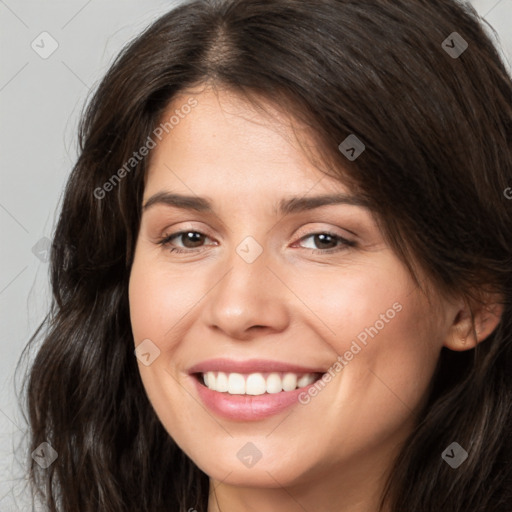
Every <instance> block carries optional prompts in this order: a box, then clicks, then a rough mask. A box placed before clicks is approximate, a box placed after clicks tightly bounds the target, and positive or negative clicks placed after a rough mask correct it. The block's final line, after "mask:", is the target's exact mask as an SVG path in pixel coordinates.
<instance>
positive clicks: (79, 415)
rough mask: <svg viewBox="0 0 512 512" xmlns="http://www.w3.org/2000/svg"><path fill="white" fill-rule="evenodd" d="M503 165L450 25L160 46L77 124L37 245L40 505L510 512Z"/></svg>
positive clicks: (403, 8)
mask: <svg viewBox="0 0 512 512" xmlns="http://www.w3.org/2000/svg"><path fill="white" fill-rule="evenodd" d="M511 141H512V83H511V79H510V77H509V76H508V74H507V71H506V69H505V67H504V65H503V63H502V61H501V60H500V58H499V56H498V53H497V51H496V49H495V48H494V46H493V44H492V43H491V41H490V39H489V38H488V36H487V35H486V34H485V31H484V30H483V28H482V25H481V24H480V20H479V19H478V17H477V15H476V13H475V11H474V10H473V9H472V8H471V7H469V6H468V5H463V4H459V3H456V2H455V1H446V0H443V1H441V0H428V1H415V2H413V1H410V0H397V1H396V2H385V1H384V0H376V1H372V2H349V1H341V0H305V1H301V2H293V1H283V0H281V1H278V0H266V1H261V0H259V1H256V0H243V1H241V0H227V1H219V2H209V1H201V0H198V1H193V2H188V3H186V4H182V5H180V6H179V7H178V8H176V9H174V10H173V11H171V12H169V13H168V14H166V15H164V16H163V17H161V18H160V19H159V20H157V21H156V22H155V23H154V24H153V25H152V26H150V27H149V28H148V29H147V30H146V31H145V32H144V33H143V34H142V35H141V36H140V37H138V38H137V39H136V40H135V41H134V42H133V43H131V44H130V45H129V46H128V47H127V48H126V49H125V50H124V51H123V52H122V53H121V55H120V56H119V58H118V59H117V60H116V61H115V62H114V64H113V66H112V68H111V69H110V71H109V72H108V73H107V75H106V77H105V78H104V80H103V82H102V83H101V84H100V86H99V88H98V90H97V92H96V94H95V96H94V97H93V99H92V101H91V102H90V104H89V106H88V109H87V111H86V112H85V114H84V117H83V120H82V124H81V127H80V148H81V153H80V156H79V159H78V162H77V163H76V165H75V167H74V169H73V172H72V174H71V176H70V178H69V182H68V184H67V188H66V192H65V199H64V204H63V207H62V212H61V215H60V219H59V222H58V225H57V228H56V233H55V238H54V245H53V250H52V255H51V262H52V265H51V268H52V286H53V296H54V300H53V306H52V310H51V312H50V315H49V317H48V318H47V321H48V328H47V330H46V332H45V336H44V342H43V344H42V346H41V347H40V348H39V349H38V353H37V356H36V359H35V362H34V364H33V367H32V368H31V372H30V376H29V380H28V387H27V398H28V407H29V414H30V425H31V429H32V439H31V442H32V450H33V452H32V459H31V460H32V464H31V477H32V479H33V482H34V488H35V489H36V490H38V491H40V496H41V498H42V501H43V503H45V504H46V505H47V506H48V508H49V510H52V511H54V510H63V511H73V512H75V511H92V510H101V511H109V512H114V511H116V512H117V511H126V510H137V511H139V510H144V511H164V510H165V511H175V510H176V511H192V510H197V511H208V512H217V511H219V512H220V511H222V512H229V511H237V512H239V511H248V510H265V511H277V510H279V511H281V512H282V511H303V510H308V511H322V512H324V511H343V512H362V511H368V512H369V511H372V512H373V511H381V512H405V511H407V512H411V511H414V512H427V511H428V512H434V511H436V512H437V511H439V510H444V511H449V512H467V511H474V512H477V511H478V512H480V511H481V512H483V511H485V512H502V511H503V512H505V511H510V508H511V505H512V479H511V466H510V457H511V431H510V430H511V427H510V425H511V420H512V418H511V404H512V377H511V374H510V368H511V364H512V330H511V329H512V309H511V304H512V301H511V296H512V272H511V271H512V239H511V237H510V233H512V203H511V202H510V200H509V199H508V198H507V194H506V192H505V191H506V190H507V188H509V187H510V186H511V184H512V151H511V147H512V146H511ZM325 244H326V245H325ZM42 443H46V444H42ZM38 457H39V458H40V459H41V460H43V461H44V462H45V463H41V460H39V461H38V460H37V459H38Z"/></svg>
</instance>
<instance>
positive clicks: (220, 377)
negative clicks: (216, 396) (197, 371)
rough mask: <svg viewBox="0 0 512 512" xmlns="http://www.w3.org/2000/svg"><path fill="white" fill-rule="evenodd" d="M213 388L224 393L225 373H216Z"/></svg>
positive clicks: (226, 384) (225, 389)
mask: <svg viewBox="0 0 512 512" xmlns="http://www.w3.org/2000/svg"><path fill="white" fill-rule="evenodd" d="M215 389H216V390H217V391H220V392H221V393H225V392H226V391H227V390H228V376H227V375H226V374H225V373H222V372H219V373H218V374H217V380H216V381H215Z"/></svg>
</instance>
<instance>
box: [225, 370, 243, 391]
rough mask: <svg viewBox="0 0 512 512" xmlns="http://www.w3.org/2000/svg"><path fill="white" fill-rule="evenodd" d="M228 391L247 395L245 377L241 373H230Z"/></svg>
mask: <svg viewBox="0 0 512 512" xmlns="http://www.w3.org/2000/svg"><path fill="white" fill-rule="evenodd" d="M228 393H229V394H230V395H245V379H244V376H243V375H242V374H241V373H230V374H229V377H228Z"/></svg>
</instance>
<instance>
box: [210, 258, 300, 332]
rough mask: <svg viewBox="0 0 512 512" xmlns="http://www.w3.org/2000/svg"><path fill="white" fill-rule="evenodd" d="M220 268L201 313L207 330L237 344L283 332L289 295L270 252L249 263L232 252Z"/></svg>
mask: <svg viewBox="0 0 512 512" xmlns="http://www.w3.org/2000/svg"><path fill="white" fill-rule="evenodd" d="M241 255H242V256H241ZM222 265H223V270H222V271H221V272H219V273H218V274H216V275H217V276H221V277H220V278H217V279H216V284H215V285H214V287H213V289H211V291H210V293H209V294H208V295H207V297H208V303H207V305H205V309H204V310H203V314H204V315H205V316H204V318H205V320H206V322H207V323H208V327H209V328H210V329H216V330H218V331H221V332H222V333H223V334H224V335H226V336H228V337H230V338H234V339H237V340H250V339H252V338H254V337H255V336H261V335H262V334H270V333H276V332H281V331H283V330H284V329H286V327H287V325H288V323H289V313H288V310H287V299H288V302H289V301H290V296H291V292H290V290H289V289H288V288H287V287H286V285H285V284H284V283H283V281H285V279H283V276H280V277H278V274H279V271H278V270H277V269H276V265H275V264H274V265H273V264H272V257H271V255H270V254H269V252H268V251H266V250H263V252H262V253H261V254H260V255H259V256H258V257H257V258H256V259H255V260H254V261H252V262H251V259H250V258H249V259H247V258H246V255H245V254H244V253H243V252H241V251H240V252H237V251H235V250H233V251H232V254H230V256H229V257H228V258H226V260H225V261H224V262H223V263H222ZM272 267H274V268H272Z"/></svg>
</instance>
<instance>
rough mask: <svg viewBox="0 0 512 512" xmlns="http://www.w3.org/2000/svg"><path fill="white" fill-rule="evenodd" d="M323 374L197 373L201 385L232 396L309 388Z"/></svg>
mask: <svg viewBox="0 0 512 512" xmlns="http://www.w3.org/2000/svg"><path fill="white" fill-rule="evenodd" d="M322 375H323V374H322V373H294V372H266V373H260V372H258V373H245V374H244V373H227V372H213V371H212V372H205V373H195V374H194V377H195V378H196V379H197V380H198V381H199V383H200V384H202V385H203V386H205V387H207V388H208V389H210V390H212V391H217V392H219V393H227V394H230V395H252V396H257V395H265V394H276V393H281V392H283V391H284V392H286V391H294V390H296V389H300V388H304V387H307V386H309V385H311V384H313V383H314V382H316V381H317V380H319V379H320V378H321V377H322Z"/></svg>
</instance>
